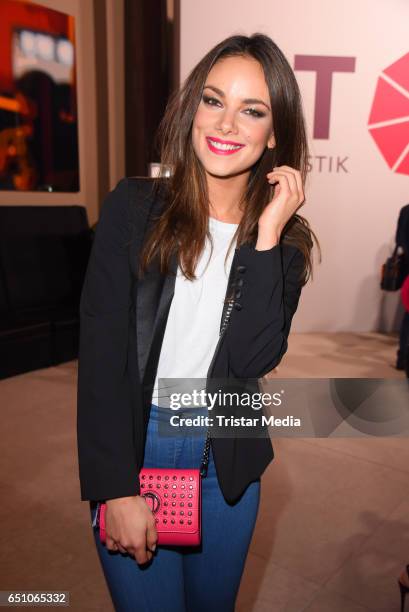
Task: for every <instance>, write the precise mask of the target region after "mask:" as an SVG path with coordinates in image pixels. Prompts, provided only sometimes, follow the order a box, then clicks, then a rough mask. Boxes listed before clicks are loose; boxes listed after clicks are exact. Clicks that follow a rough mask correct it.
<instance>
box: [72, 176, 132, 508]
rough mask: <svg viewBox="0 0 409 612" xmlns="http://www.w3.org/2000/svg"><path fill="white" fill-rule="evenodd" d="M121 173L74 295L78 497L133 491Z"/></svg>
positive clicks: (128, 288)
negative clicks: (77, 338)
mask: <svg viewBox="0 0 409 612" xmlns="http://www.w3.org/2000/svg"><path fill="white" fill-rule="evenodd" d="M128 211H129V206H128V185H127V181H126V179H124V180H122V181H121V182H120V183H118V185H117V187H116V188H115V189H114V191H112V192H111V193H110V194H109V195H108V196H107V198H106V199H105V201H104V203H103V205H102V209H101V215H100V219H99V222H98V224H97V228H96V233H95V237H94V242H93V246H92V250H91V254H90V259H89V262H88V267H87V272H86V275H85V280H84V285H83V288H82V293H81V300H80V349H79V364H78V394H77V443H78V463H79V476H80V486H81V499H82V500H97V501H101V500H106V499H111V498H115V497H125V496H130V495H136V494H137V493H139V482H138V478H137V474H138V470H137V467H136V462H135V450H134V443H133V431H134V430H133V412H132V402H131V388H130V383H129V380H128V377H127V371H126V370H127V359H128V327H129V309H130V304H131V269H130V265H129V256H128V244H129V240H130V238H131V237H130V234H131V224H130V222H129V212H128Z"/></svg>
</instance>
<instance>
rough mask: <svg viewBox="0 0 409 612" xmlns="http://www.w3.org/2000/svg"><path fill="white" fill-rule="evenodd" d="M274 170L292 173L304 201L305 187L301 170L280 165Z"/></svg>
mask: <svg viewBox="0 0 409 612" xmlns="http://www.w3.org/2000/svg"><path fill="white" fill-rule="evenodd" d="M273 170H282V171H287V172H289V173H291V174H292V175H293V176H294V178H295V180H296V182H297V187H298V192H299V194H300V196H302V201H304V189H303V184H302V177H301V172H300V171H299V170H295V169H294V168H291V167H290V166H278V167H277V168H273Z"/></svg>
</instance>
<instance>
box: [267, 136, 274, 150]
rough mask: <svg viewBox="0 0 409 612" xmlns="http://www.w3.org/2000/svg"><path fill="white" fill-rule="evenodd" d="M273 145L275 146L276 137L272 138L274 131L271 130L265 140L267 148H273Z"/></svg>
mask: <svg viewBox="0 0 409 612" xmlns="http://www.w3.org/2000/svg"><path fill="white" fill-rule="evenodd" d="M275 146H276V139H275V138H274V132H273V133H272V134H271V136H270V138H269V139H268V141H267V148H268V149H274V147H275Z"/></svg>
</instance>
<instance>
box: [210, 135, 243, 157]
mask: <svg viewBox="0 0 409 612" xmlns="http://www.w3.org/2000/svg"><path fill="white" fill-rule="evenodd" d="M206 142H207V146H208V147H209V149H210V151H211V152H212V153H216V155H232V154H233V153H237V151H240V150H241V149H242V148H243V147H245V146H246V145H244V144H241V143H240V142H233V141H232V140H221V139H220V138H216V137H214V136H206Z"/></svg>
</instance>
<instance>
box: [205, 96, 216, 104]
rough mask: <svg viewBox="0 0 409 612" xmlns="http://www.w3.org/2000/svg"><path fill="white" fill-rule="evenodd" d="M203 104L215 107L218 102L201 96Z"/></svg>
mask: <svg viewBox="0 0 409 612" xmlns="http://www.w3.org/2000/svg"><path fill="white" fill-rule="evenodd" d="M203 102H204V103H205V104H209V106H217V104H219V100H217V99H216V98H211V97H210V96H203Z"/></svg>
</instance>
